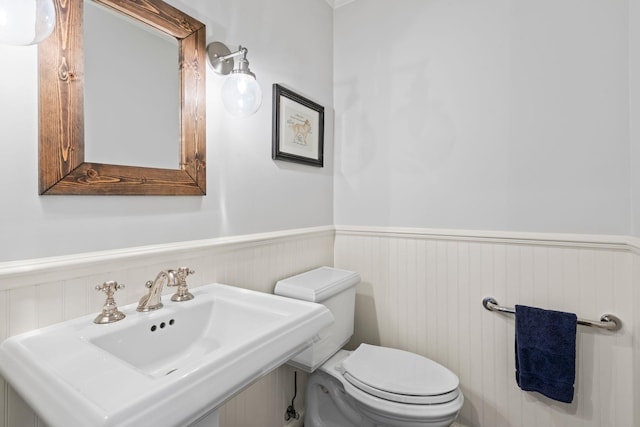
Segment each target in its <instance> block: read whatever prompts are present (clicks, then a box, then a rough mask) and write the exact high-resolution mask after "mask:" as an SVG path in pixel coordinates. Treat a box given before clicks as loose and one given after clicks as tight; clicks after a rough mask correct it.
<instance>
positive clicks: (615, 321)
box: [482, 297, 622, 331]
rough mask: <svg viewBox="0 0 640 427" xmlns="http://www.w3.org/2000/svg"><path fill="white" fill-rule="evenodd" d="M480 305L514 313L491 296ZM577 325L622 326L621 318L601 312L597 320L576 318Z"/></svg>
mask: <svg viewBox="0 0 640 427" xmlns="http://www.w3.org/2000/svg"><path fill="white" fill-rule="evenodd" d="M482 305H483V306H484V308H486V309H487V310H489V311H501V312H503V313H511V314H515V313H516V310H515V309H514V308H509V307H502V306H501V305H498V301H496V300H495V299H493V298H492V297H486V298H485V299H483V300H482ZM578 325H585V326H592V327H594V328H602V329H607V330H609V331H617V330H618V329H620V328H622V320H620V319H619V318H618V317H617V316H614V315H613V314H603V315H602V317H600V321H599V322H597V321H595V320H585V319H578Z"/></svg>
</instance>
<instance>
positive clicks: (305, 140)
mask: <svg viewBox="0 0 640 427" xmlns="http://www.w3.org/2000/svg"><path fill="white" fill-rule="evenodd" d="M272 157H273V159H274V160H285V161H288V162H296V163H303V164H306V165H311V166H317V167H323V166H324V107H323V106H322V105H318V104H316V103H315V102H313V101H311V100H309V99H307V98H305V97H303V96H300V95H298V94H297V93H295V92H292V91H291V90H289V89H287V88H285V87H282V86H280V85H279V84H274V85H273V140H272Z"/></svg>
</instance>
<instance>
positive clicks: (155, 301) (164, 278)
mask: <svg viewBox="0 0 640 427" xmlns="http://www.w3.org/2000/svg"><path fill="white" fill-rule="evenodd" d="M165 282H167V286H177V277H176V273H175V271H173V270H167V271H161V272H160V273H158V275H157V276H156V279H155V280H154V281H153V282H152V281H151V280H149V281H147V283H145V286H146V287H147V288H149V293H148V294H147V295H144V296H143V297H142V298H140V302H138V308H136V310H137V311H152V310H157V309H159V308H162V287H163V286H164V283H165Z"/></svg>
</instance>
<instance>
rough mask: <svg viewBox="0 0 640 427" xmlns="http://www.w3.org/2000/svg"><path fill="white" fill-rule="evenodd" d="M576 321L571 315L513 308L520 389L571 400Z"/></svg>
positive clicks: (574, 374)
mask: <svg viewBox="0 0 640 427" xmlns="http://www.w3.org/2000/svg"><path fill="white" fill-rule="evenodd" d="M577 321H578V318H577V317H576V315H575V314H573V313H563V312H561V311H551V310H543V309H541V308H536V307H527V306H524V305H516V382H517V383H518V386H520V388H521V389H522V390H526V391H537V392H538V393H542V394H544V395H545V396H547V397H549V398H551V399H554V400H558V401H560V402H565V403H571V402H572V401H573V383H574V382H575V379H576V324H577Z"/></svg>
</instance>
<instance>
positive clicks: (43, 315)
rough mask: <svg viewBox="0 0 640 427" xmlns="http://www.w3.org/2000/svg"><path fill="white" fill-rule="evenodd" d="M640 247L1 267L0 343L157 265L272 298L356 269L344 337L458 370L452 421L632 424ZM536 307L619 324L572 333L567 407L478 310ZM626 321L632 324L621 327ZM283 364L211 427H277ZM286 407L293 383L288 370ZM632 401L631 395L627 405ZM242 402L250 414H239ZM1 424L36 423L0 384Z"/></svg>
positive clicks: (505, 319) (303, 253)
mask: <svg viewBox="0 0 640 427" xmlns="http://www.w3.org/2000/svg"><path fill="white" fill-rule="evenodd" d="M639 248H640V243H639V242H638V241H637V240H635V239H630V238H626V237H616V236H612V237H608V236H575V235H567V236H565V235H555V234H553V235H546V234H531V233H493V232H487V233H479V232H461V231H442V230H439V231H434V230H416V229H396V228H393V229H390V228H374V227H337V231H336V237H335V246H334V228H333V227H321V228H312V229H304V230H289V231H285V232H279V233H267V234H259V235H251V236H241V237H233V238H221V239H213V240H206V241H197V242H186V243H182V244H170V245H161V246H153V247H144V248H133V249H129V250H122V251H109V252H101V253H92V254H82V255H78V256H69V257H60V258H55V259H42V260H28V261H24V262H12V263H4V264H0V340H2V339H4V338H5V337H7V336H10V335H14V334H17V333H20V332H24V331H28V330H31V329H34V328H38V327H42V326H46V325H49V324H52V323H55V322H59V321H62V320H66V319H70V318H73V317H78V316H81V315H85V314H88V313H94V312H96V313H97V312H98V311H99V310H100V308H101V306H102V302H103V297H102V296H101V295H99V294H98V293H97V292H95V291H94V290H93V287H94V286H95V285H96V284H100V283H102V282H104V281H105V280H110V279H113V280H118V281H119V282H121V283H125V284H126V285H127V287H126V288H125V289H124V290H123V291H120V292H119V295H117V301H118V303H119V304H121V305H125V304H128V303H132V302H135V301H137V300H138V298H139V297H140V296H141V294H142V293H143V292H144V288H143V284H144V282H145V281H146V280H148V279H151V278H152V277H154V276H155V274H156V273H157V272H158V271H159V270H161V269H166V268H175V267H178V266H181V265H188V266H190V267H191V268H193V269H194V270H196V274H195V275H194V276H191V277H190V278H189V279H190V282H191V283H192V286H194V287H195V286H197V285H202V284H205V283H210V282H214V281H217V282H221V283H228V284H232V285H237V286H242V287H246V288H250V289H255V290H259V291H264V292H271V291H272V289H273V286H274V284H275V282H276V281H277V280H278V279H280V278H282V277H286V276H289V275H292V274H295V273H298V272H301V271H304V270H307V269H310V268H313V267H316V266H318V265H332V264H333V263H334V260H335V265H336V266H338V267H342V268H348V269H352V270H356V271H358V272H360V274H361V275H362V279H363V282H362V283H361V284H360V285H359V287H358V297H357V313H356V335H355V336H354V339H353V340H352V342H351V343H350V346H351V347H353V346H355V345H356V344H357V343H358V342H362V341H364V342H369V343H372V344H382V345H387V346H391V347H397V348H404V349H407V350H411V351H414V352H417V353H420V354H424V355H426V356H428V357H431V358H433V359H434V360H437V361H439V362H440V363H442V364H444V365H446V366H448V367H450V368H451V369H452V370H454V371H455V372H456V373H457V374H458V375H459V376H460V380H461V384H462V389H463V392H464V394H465V398H466V402H465V406H464V408H463V411H462V414H461V417H460V419H459V424H458V425H459V426H461V427H462V426H464V427H506V426H509V427H539V426H554V427H573V426H575V427H578V426H580V427H613V426H615V427H637V426H640V405H637V404H635V403H634V402H636V401H637V399H638V398H640V378H639V377H640V333H639V332H638V331H640V327H639V326H636V325H638V324H639V323H640V309H638V310H634V307H640V289H638V287H637V286H635V282H637V281H638V279H640V255H638V253H639V252H640V249H639ZM485 296H493V297H494V298H496V299H497V300H498V302H499V303H500V304H502V305H507V306H513V305H514V304H528V305H536V306H540V307H545V308H551V309H557V310H563V311H573V312H576V313H577V314H578V315H579V316H580V317H585V318H593V319H597V318H598V317H599V316H600V315H601V314H604V313H605V312H611V313H613V314H616V315H617V316H619V317H620V318H621V319H622V321H623V322H624V328H623V330H621V331H618V332H616V333H608V332H606V331H600V330H594V329H590V328H586V327H582V326H581V327H579V333H578V361H577V362H578V364H577V366H578V368H577V381H576V395H575V400H574V403H573V404H571V405H565V404H561V403H556V402H553V401H551V400H549V399H546V398H544V397H541V396H539V395H537V394H535V393H526V392H522V391H520V390H519V389H518V388H517V386H516V385H515V381H514V379H513V371H514V362H513V336H514V321H513V317H510V316H506V315H501V314H499V313H495V312H488V311H486V310H484V309H483V308H482V306H481V300H482V298H483V297H485ZM634 326H636V327H634ZM292 372H293V371H292V369H291V368H288V367H282V368H280V369H278V370H276V371H274V372H273V373H271V374H269V375H267V376H266V377H265V378H263V379H262V380H260V381H258V382H257V383H255V384H254V385H253V386H251V387H250V388H248V389H247V390H245V391H244V392H243V393H241V394H239V395H238V396H236V397H235V398H234V399H232V400H231V401H230V402H229V403H227V404H226V405H225V406H224V407H223V410H222V411H221V412H222V413H221V420H220V421H221V426H222V427H279V426H282V425H283V424H284V418H283V417H284V411H285V409H286V407H287V406H288V405H289V403H290V400H291V397H292V396H293V382H292V378H293V374H292ZM298 380H299V384H298V398H297V399H296V407H297V408H298V409H303V402H304V385H305V383H306V377H305V375H304V374H302V373H301V372H299V375H298ZM634 396H635V398H634ZM247 408H251V410H247ZM0 426H1V427H32V426H34V427H35V426H38V427H42V426H44V423H43V422H42V421H40V420H38V418H37V416H36V415H35V414H34V413H33V412H32V411H31V409H30V408H29V407H28V406H27V405H26V404H25V403H24V402H23V401H22V400H21V399H20V397H19V396H18V395H16V393H15V392H14V391H13V390H12V388H11V387H10V386H9V385H7V384H6V383H5V382H4V381H2V379H1V378H0Z"/></svg>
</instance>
